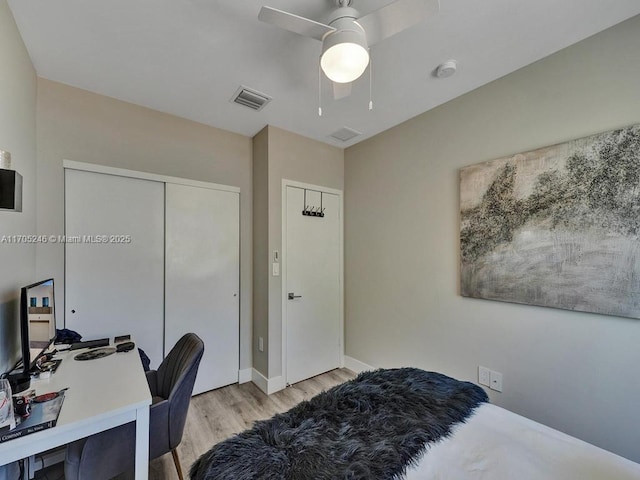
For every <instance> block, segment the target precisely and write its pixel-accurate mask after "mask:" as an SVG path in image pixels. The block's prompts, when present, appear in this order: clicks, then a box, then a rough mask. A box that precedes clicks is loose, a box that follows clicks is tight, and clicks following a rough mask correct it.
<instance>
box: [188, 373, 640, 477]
mask: <svg viewBox="0 0 640 480" xmlns="http://www.w3.org/2000/svg"><path fill="white" fill-rule="evenodd" d="M190 476H191V479H192V480H214V479H216V480H217V479H225V480H227V479H228V480H262V479H265V480H266V479H290V480H297V479H314V480H322V479H327V480H328V479H353V480H356V479H363V480H364V479H367V480H376V479H380V480H401V479H405V480H440V479H442V480H445V479H447V480H550V479H552V480H574V479H575V480H632V479H635V480H640V464H637V463H634V462H631V461H629V460H626V459H624V458H622V457H619V456H617V455H614V454H612V453H610V452H607V451H605V450H602V449H600V448H598V447H595V446H593V445H590V444H588V443H585V442H582V441H580V440H578V439H576V438H573V437H570V436H568V435H565V434H563V433H561V432H558V431H556V430H553V429H551V428H549V427H546V426H544V425H541V424H539V423H536V422H534V421H532V420H529V419H527V418H524V417H522V416H519V415H516V414H514V413H512V412H509V411H507V410H505V409H503V408H500V407H497V406H495V405H491V404H490V403H488V398H487V395H486V393H485V392H484V390H482V388H480V387H479V386H477V385H475V384H473V383H470V382H462V381H459V380H455V379H453V378H450V377H447V376H445V375H442V374H439V373H435V372H426V371H423V370H419V369H415V368H399V369H381V370H375V371H371V372H364V373H361V374H360V375H358V376H357V377H356V378H355V379H353V380H351V381H349V382H345V383H344V384H342V385H338V386H336V387H334V388H332V389H330V390H328V391H326V392H323V393H321V394H319V395H316V396H315V397H314V398H312V399H311V400H309V401H305V402H302V403H300V404H299V405H296V406H295V407H294V408H292V409H291V410H289V411H288V412H285V413H282V414H278V415H275V416H274V417H272V418H271V419H269V420H264V421H260V422H256V423H255V425H254V426H253V428H251V429H249V430H246V431H244V432H242V433H240V434H238V435H236V436H234V437H232V438H229V439H227V440H225V441H223V442H221V443H219V444H217V445H215V446H214V447H213V448H211V449H210V450H209V451H208V452H206V453H205V454H204V455H202V456H201V457H200V458H199V459H198V460H197V461H196V462H195V463H194V464H193V466H192V467H191V471H190Z"/></svg>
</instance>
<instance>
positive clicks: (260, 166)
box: [253, 127, 271, 377]
mask: <svg viewBox="0 0 640 480" xmlns="http://www.w3.org/2000/svg"><path fill="white" fill-rule="evenodd" d="M270 263H271V261H270V256H269V127H264V128H263V129H262V130H261V131H260V132H259V133H258V134H257V135H256V136H255V137H253V368H255V369H256V370H258V371H259V372H260V373H262V375H263V376H265V377H267V376H268V373H269V359H268V356H267V355H268V353H269V276H270V274H271V271H270V268H269V267H270ZM260 338H262V339H263V342H264V349H263V351H262V352H261V351H260V349H259V345H260V344H259V341H260Z"/></svg>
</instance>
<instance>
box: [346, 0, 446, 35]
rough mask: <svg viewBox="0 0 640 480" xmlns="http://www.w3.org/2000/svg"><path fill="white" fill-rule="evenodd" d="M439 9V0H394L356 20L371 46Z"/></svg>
mask: <svg viewBox="0 0 640 480" xmlns="http://www.w3.org/2000/svg"><path fill="white" fill-rule="evenodd" d="M439 11H440V1H439V0H396V1H395V2H393V3H391V4H389V5H387V6H385V7H382V8H380V9H378V10H376V11H374V12H371V13H369V14H367V15H365V16H364V17H360V18H358V20H356V21H357V22H358V23H359V24H360V26H361V27H362V28H364V31H365V32H367V44H368V45H369V46H371V45H375V44H376V43H378V42H380V41H381V40H384V39H385V38H389V37H390V36H392V35H395V34H396V33H399V32H401V31H402V30H405V29H407V28H409V27H411V26H413V25H415V24H417V23H420V22H421V21H422V20H424V18H425V16H427V15H429V16H431V15H435V14H436V13H438V12H439Z"/></svg>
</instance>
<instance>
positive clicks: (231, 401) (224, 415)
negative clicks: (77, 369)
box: [36, 368, 355, 480]
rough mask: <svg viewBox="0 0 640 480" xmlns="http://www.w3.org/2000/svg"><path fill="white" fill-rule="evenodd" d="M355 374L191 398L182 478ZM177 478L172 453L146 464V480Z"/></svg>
mask: <svg viewBox="0 0 640 480" xmlns="http://www.w3.org/2000/svg"><path fill="white" fill-rule="evenodd" d="M354 377H355V373H353V372H352V371H351V370H347V369H345V368H342V369H337V370H332V371H331V372H327V373H324V374H322V375H318V376H317V377H313V378H310V379H309V380H305V381H302V382H299V383H296V384H294V385H291V386H290V387H287V388H286V389H284V390H281V391H279V392H277V393H274V394H272V395H266V394H264V393H263V392H262V391H261V390H260V389H258V387H256V386H255V385H254V384H253V383H245V384H242V385H230V386H228V387H224V388H219V389H217V390H213V391H211V392H206V393H203V394H201V395H197V396H195V397H193V398H192V399H191V405H190V407H189V414H188V415H187V423H186V425H185V430H184V435H183V437H182V443H180V446H179V447H178V454H179V456H180V463H181V465H182V471H183V473H184V475H185V478H188V472H189V468H190V467H191V464H192V463H193V462H194V461H195V460H196V459H197V458H198V457H199V456H200V455H202V454H203V453H205V452H206V451H207V450H209V449H210V448H211V447H212V446H213V445H215V444H216V443H218V442H220V441H222V440H224V439H226V438H229V437H231V436H232V435H234V434H236V433H239V432H241V431H243V430H246V429H247V428H250V427H251V426H252V425H253V423H254V422H255V421H256V420H264V419H267V418H270V417H272V416H273V415H275V414H276V413H281V412H285V411H287V410H289V409H290V408H291V407H293V406H294V405H297V404H298V403H300V402H301V401H303V400H308V399H310V398H311V397H313V396H315V395H317V394H318V393H320V392H322V391H323V390H328V389H329V388H331V387H333V386H335V385H338V384H340V383H343V382H346V381H347V380H351V379H352V378H354ZM63 478H64V475H63V474H62V473H61V470H60V466H55V467H52V468H50V469H47V470H46V471H44V472H41V473H39V474H38V475H36V479H42V480H61V479H63ZM133 478H134V477H133V473H131V474H123V475H121V476H119V477H118V480H133ZM177 478H178V474H177V473H176V469H175V467H174V465H173V459H172V458H171V454H167V455H164V456H163V457H161V458H158V459H156V460H153V461H152V462H151V463H150V464H149V480H174V479H177Z"/></svg>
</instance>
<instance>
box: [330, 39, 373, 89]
mask: <svg viewBox="0 0 640 480" xmlns="http://www.w3.org/2000/svg"><path fill="white" fill-rule="evenodd" d="M367 65H369V52H368V51H367V49H366V48H364V47H363V46H362V45H359V44H357V43H350V42H345V43H338V44H336V45H333V46H331V47H329V48H327V49H326V50H325V51H324V53H323V54H322V57H321V59H320V66H321V67H322V71H323V72H324V74H325V75H326V76H327V77H328V78H329V80H331V81H332V82H336V83H349V82H353V81H354V80H356V79H358V78H360V76H361V75H362V74H363V73H364V71H365V70H366V69H367Z"/></svg>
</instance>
